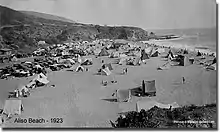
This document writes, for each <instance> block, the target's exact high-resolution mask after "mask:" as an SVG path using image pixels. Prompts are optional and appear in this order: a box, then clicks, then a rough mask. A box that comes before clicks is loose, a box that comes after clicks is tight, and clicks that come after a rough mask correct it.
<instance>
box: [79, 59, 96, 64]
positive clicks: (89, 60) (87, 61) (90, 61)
mask: <svg viewBox="0 0 220 133" xmlns="http://www.w3.org/2000/svg"><path fill="white" fill-rule="evenodd" d="M92 64H93V63H92V59H86V60H85V61H84V62H83V63H81V65H92Z"/></svg>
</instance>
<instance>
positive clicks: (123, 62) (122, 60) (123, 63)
mask: <svg viewBox="0 0 220 133" xmlns="http://www.w3.org/2000/svg"><path fill="white" fill-rule="evenodd" d="M126 61H127V59H126V58H120V60H119V63H118V64H119V65H126Z"/></svg>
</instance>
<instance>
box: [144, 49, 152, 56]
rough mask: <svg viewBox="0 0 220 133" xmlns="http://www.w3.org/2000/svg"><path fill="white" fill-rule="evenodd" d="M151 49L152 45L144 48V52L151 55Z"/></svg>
mask: <svg viewBox="0 0 220 133" xmlns="http://www.w3.org/2000/svg"><path fill="white" fill-rule="evenodd" d="M152 51H153V47H148V48H145V49H144V52H145V53H146V54H148V55H151V53H152Z"/></svg>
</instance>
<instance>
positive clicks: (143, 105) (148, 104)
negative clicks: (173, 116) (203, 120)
mask: <svg viewBox="0 0 220 133" xmlns="http://www.w3.org/2000/svg"><path fill="white" fill-rule="evenodd" d="M154 106H157V107H159V108H166V109H169V108H170V106H171V107H172V108H178V107H180V106H179V105H178V104H177V103H176V102H173V103H171V104H162V103H159V102H157V101H154V100H141V101H138V102H137V103H136V111H137V112H140V111H141V110H142V109H144V110H145V111H147V110H149V109H151V108H153V107H154Z"/></svg>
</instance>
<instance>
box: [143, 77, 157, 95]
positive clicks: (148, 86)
mask: <svg viewBox="0 0 220 133" xmlns="http://www.w3.org/2000/svg"><path fill="white" fill-rule="evenodd" d="M155 84H156V83H155V80H149V81H144V86H142V91H143V93H144V94H147V93H149V94H151V93H154V94H156V86H155Z"/></svg>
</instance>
